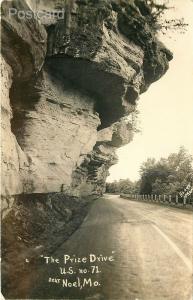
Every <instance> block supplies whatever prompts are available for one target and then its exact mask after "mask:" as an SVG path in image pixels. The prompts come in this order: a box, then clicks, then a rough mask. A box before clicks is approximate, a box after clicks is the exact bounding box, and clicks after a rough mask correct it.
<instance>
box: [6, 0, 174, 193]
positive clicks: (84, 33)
mask: <svg viewBox="0 0 193 300" xmlns="http://www.w3.org/2000/svg"><path fill="white" fill-rule="evenodd" d="M28 5H29V7H28ZM13 7H14V9H15V11H16V13H15V14H13V12H12V15H10V9H11V8H13ZM30 9H33V10H34V11H33V13H37V11H38V10H40V9H44V11H45V9H47V11H49V10H52V9H56V10H58V9H59V10H62V9H63V11H64V14H63V16H62V18H61V19H60V17H59V15H58V16H57V18H53V16H52V19H51V18H49V16H47V17H46V18H45V17H44V18H41V20H40V21H41V22H42V23H43V24H44V25H43V24H40V22H39V21H38V20H37V18H36V17H34V18H31V19H30V18H26V17H24V18H23V17H22V18H20V17H19V15H18V12H19V11H21V10H22V11H24V12H26V13H27V11H28V12H29V11H30ZM34 16H35V15H34ZM46 31H47V33H46ZM134 33H135V34H134ZM2 54H3V57H4V59H5V61H6V62H4V61H3V63H4V64H7V66H5V67H4V68H5V72H3V76H4V77H5V81H6V84H5V92H4V93H5V97H4V98H5V100H3V101H4V102H6V110H3V115H2V117H3V124H4V125H3V126H4V128H3V129H4V134H3V136H4V138H3V187H2V193H3V195H4V196H9V195H14V194H19V193H37V192H38V193H47V192H59V191H63V192H65V191H68V193H70V194H76V195H77V196H81V190H82V184H83V182H84V185H85V189H87V183H88V185H89V186H90V188H89V189H88V194H89V193H90V191H92V193H98V192H99V191H100V192H99V194H100V193H101V192H102V191H103V190H104V184H105V179H106V176H107V174H108V168H109V167H110V166H111V165H112V164H113V163H114V162H115V161H116V159H115V154H114V150H115V148H116V147H120V146H121V145H123V144H125V141H126V142H129V141H130V140H131V138H132V130H133V129H132V125H131V124H130V125H127V124H126V123H128V121H124V120H123V119H122V117H124V116H126V115H128V114H129V113H132V112H133V111H134V110H135V106H136V100H137V99H138V96H139V94H140V93H141V92H143V91H145V90H146V89H147V87H148V86H149V84H150V83H151V82H153V81H155V80H157V79H159V78H160V77H161V76H162V75H163V74H164V73H165V71H166V70H167V68H168V60H169V59H171V54H170V52H169V51H168V50H167V49H166V48H164V46H163V45H162V44H161V43H160V42H158V41H157V39H156V37H155V33H154V32H153V30H152V28H151V27H150V25H149V23H148V22H147V18H146V16H145V14H144V13H143V7H142V6H141V2H140V1H128V2H124V1H123V2H121V4H119V1H91V0H90V1H78V0H77V1H70V0H69V1H66V6H65V7H64V4H63V1H57V6H56V4H53V2H51V1H50V2H49V1H48V2H45V1H43V0H42V1H41V0H40V1H37V5H36V6H34V5H33V2H31V1H27V4H26V3H25V1H23V0H22V1H21V0H18V1H4V2H3V4H2ZM6 74H7V75H6ZM4 102H3V103H4ZM3 105H4V104H3ZM120 120H121V121H120ZM114 123H117V124H119V125H117V126H113V124H114ZM124 123H125V125H123V124H124ZM120 124H122V125H120ZM104 130H106V133H107V132H108V131H109V132H111V133H110V135H109V137H108V138H107V140H106V137H104V141H103V140H102V139H101V137H102V135H104ZM107 135H108V134H107ZM125 136H128V137H127V138H126V139H125ZM7 148H9V151H11V153H9V151H7V150H6V149H7ZM91 166H92V167H91ZM94 166H95V167H94ZM82 169H84V172H83V173H82V176H83V177H82V178H81V175H80V174H81V172H80V170H82ZM91 169H92V172H91ZM93 169H94V170H93ZM92 174H93V178H92ZM76 176H78V178H76ZM74 182H76V184H74ZM78 182H79V183H80V186H78ZM92 184H93V186H92ZM97 185H98V186H97ZM91 186H92V187H91ZM75 187H76V188H75ZM85 189H83V190H84V192H83V194H84V195H85V193H86V190H85ZM79 193H80V194H79Z"/></svg>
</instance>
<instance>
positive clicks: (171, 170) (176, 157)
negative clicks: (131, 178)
mask: <svg viewBox="0 0 193 300" xmlns="http://www.w3.org/2000/svg"><path fill="white" fill-rule="evenodd" d="M192 161H193V160H192V156H191V155H190V154H188V152H187V151H186V149H185V148H184V147H181V148H180V149H179V151H178V153H172V154H170V155H169V156H168V157H167V158H161V159H160V160H159V161H156V160H155V159H150V158H149V159H148V160H147V161H146V162H144V163H143V164H142V166H141V169H140V174H141V184H140V193H141V194H157V195H160V194H166V195H167V194H168V195H176V194H180V193H182V192H183V191H184V190H185V189H186V188H187V186H188V185H189V184H190V185H191V186H192V184H193V167H192Z"/></svg>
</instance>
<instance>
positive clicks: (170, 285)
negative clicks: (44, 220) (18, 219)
mask: <svg viewBox="0 0 193 300" xmlns="http://www.w3.org/2000/svg"><path fill="white" fill-rule="evenodd" d="M192 235H193V215H192V213H191V212H188V211H182V210H180V209H176V208H168V207H162V206H159V205H155V204H149V203H142V202H135V201H129V200H125V199H121V198H119V196H113V195H105V196H104V197H102V198H101V199H99V200H97V201H96V202H95V203H94V204H93V206H92V208H91V210H90V212H89V214H88V216H87V217H86V219H85V221H84V223H83V224H82V226H81V227H80V228H79V230H77V231H76V232H75V233H74V234H73V235H72V236H71V238H70V239H69V240H68V241H67V242H65V243H64V244H63V245H62V246H61V247H60V248H59V249H58V250H57V251H56V252H55V253H53V257H54V258H57V257H58V258H60V259H61V260H62V262H63V256H64V255H71V256H73V254H76V256H78V257H80V258H82V257H86V258H88V257H89V255H90V254H94V255H100V254H102V255H103V257H104V256H110V255H113V258H111V259H110V260H113V259H114V260H113V261H107V262H97V263H96V262H94V263H91V264H90V263H89V262H86V263H73V264H67V265H66V266H67V267H69V266H70V265H71V266H73V272H76V273H75V274H73V275H70V274H69V275H60V274H59V266H60V265H58V264H57V263H53V264H49V265H46V264H44V266H42V268H41V269H40V271H39V277H38V280H37V282H36V283H34V285H33V286H34V288H33V291H32V292H31V294H30V295H29V297H31V298H36V299H37V298H38V299H43V298H47V299H51V298H52V299H57V298H59V299H87V300H102V299H103V300H114V299H117V300H137V299H138V300H190V299H192V296H191V295H192V249H193V247H192V246H193V239H192ZM44 260H45V259H44ZM60 262H61V261H60ZM91 265H95V266H98V268H99V269H95V270H94V271H95V272H96V271H99V273H94V274H92V269H91ZM63 266H64V265H63ZM66 266H65V267H66ZM80 268H83V269H86V270H87V272H89V273H87V274H85V275H81V274H80V273H79V269H80ZM78 277H79V278H80V282H81V284H83V282H84V278H86V279H89V278H91V280H92V284H93V281H96V282H97V283H95V284H99V286H96V287H90V285H89V284H90V282H89V284H88V285H87V286H86V287H83V288H82V289H80V287H72V288H71V287H69V288H66V287H65V286H64V287H63V286H62V283H63V279H67V282H68V283H71V282H77V278H78ZM49 278H57V279H60V283H48V279H49ZM65 282H66V281H65Z"/></svg>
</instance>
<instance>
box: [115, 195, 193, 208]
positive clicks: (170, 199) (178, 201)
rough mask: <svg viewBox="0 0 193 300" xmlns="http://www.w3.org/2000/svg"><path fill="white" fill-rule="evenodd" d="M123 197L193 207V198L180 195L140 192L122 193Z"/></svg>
mask: <svg viewBox="0 0 193 300" xmlns="http://www.w3.org/2000/svg"><path fill="white" fill-rule="evenodd" d="M120 197H121V198H125V199H129V200H136V201H144V202H152V203H161V204H169V205H173V206H180V207H184V208H186V207H187V208H190V207H191V208H193V199H192V198H191V199H187V198H186V197H180V196H178V195H176V196H172V195H145V194H144V195H138V194H121V195H120Z"/></svg>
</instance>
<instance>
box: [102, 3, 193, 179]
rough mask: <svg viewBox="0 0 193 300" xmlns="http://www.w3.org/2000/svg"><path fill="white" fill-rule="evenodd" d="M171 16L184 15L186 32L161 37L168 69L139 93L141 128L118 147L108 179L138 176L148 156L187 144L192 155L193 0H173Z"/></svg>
mask: <svg viewBox="0 0 193 300" xmlns="http://www.w3.org/2000/svg"><path fill="white" fill-rule="evenodd" d="M170 4H171V6H175V9H172V10H170V12H169V13H168V17H173V16H174V17H184V19H185V22H186V23H188V24H189V26H188V29H187V31H186V33H184V34H179V33H178V34H177V33H171V34H170V36H171V38H169V37H167V38H166V37H165V36H164V37H161V40H162V41H163V42H164V43H165V45H166V46H167V47H168V48H169V49H170V50H171V51H172V52H173V54H174V58H173V60H172V61H171V62H170V68H169V70H168V72H167V73H166V74H165V75H164V76H163V77H162V78H161V79H160V80H158V81H157V82H155V83H153V84H152V85H151V86H150V88H149V90H148V91H147V92H145V93H144V94H142V95H141V96H140V99H139V102H138V110H139V111H140V115H139V120H140V124H139V126H140V128H141V132H140V133H138V134H135V136H134V139H133V141H132V142H131V143H130V144H128V145H126V146H123V147H121V148H119V149H118V150H117V155H118V158H119V162H118V164H117V165H114V166H112V167H111V168H110V176H109V177H108V178H107V182H112V181H113V180H119V179H125V178H129V179H131V180H133V181H135V180H138V179H139V177H140V176H139V168H140V165H141V164H142V163H143V162H144V161H146V160H147V158H148V157H154V158H156V159H159V158H161V157H167V156H168V155H169V154H170V153H173V152H177V151H178V149H179V147H180V146H184V147H185V148H186V149H187V150H188V151H189V153H190V154H192V155H193V0H170Z"/></svg>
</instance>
